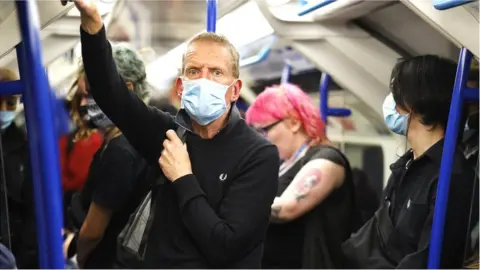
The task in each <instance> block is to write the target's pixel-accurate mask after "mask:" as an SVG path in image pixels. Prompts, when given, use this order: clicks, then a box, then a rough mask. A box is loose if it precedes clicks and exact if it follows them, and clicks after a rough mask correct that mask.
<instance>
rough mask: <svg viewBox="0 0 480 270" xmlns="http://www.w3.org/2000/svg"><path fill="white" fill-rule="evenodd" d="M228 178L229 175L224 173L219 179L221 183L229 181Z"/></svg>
mask: <svg viewBox="0 0 480 270" xmlns="http://www.w3.org/2000/svg"><path fill="white" fill-rule="evenodd" d="M227 177H228V175H227V174H226V173H222V174H220V176H219V177H218V179H220V181H225V180H227Z"/></svg>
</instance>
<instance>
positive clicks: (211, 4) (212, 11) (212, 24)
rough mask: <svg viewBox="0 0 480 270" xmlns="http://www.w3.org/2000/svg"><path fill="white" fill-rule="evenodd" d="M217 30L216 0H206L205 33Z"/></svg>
mask: <svg viewBox="0 0 480 270" xmlns="http://www.w3.org/2000/svg"><path fill="white" fill-rule="evenodd" d="M216 29H217V0H207V32H215V31H216Z"/></svg>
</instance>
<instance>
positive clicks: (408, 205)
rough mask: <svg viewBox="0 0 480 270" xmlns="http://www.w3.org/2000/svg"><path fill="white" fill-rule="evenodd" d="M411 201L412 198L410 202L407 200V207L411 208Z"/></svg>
mask: <svg viewBox="0 0 480 270" xmlns="http://www.w3.org/2000/svg"><path fill="white" fill-rule="evenodd" d="M410 202H411V200H410V199H409V200H408V202H407V209H408V208H410Z"/></svg>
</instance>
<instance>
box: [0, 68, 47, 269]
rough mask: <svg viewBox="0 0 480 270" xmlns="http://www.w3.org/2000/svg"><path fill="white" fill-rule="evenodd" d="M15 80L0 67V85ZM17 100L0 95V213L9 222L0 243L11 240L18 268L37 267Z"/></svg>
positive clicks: (25, 147)
mask: <svg viewBox="0 0 480 270" xmlns="http://www.w3.org/2000/svg"><path fill="white" fill-rule="evenodd" d="M14 80H18V76H17V75H16V74H15V73H14V72H13V71H11V70H9V69H6V68H0V82H2V81H14ZM19 100H20V97H19V96H0V128H1V130H0V133H1V136H2V141H1V143H2V153H1V154H2V155H3V164H0V166H1V165H3V168H1V169H2V170H3V171H4V172H5V174H4V176H5V180H6V186H7V199H8V211H7V213H2V218H1V219H0V222H6V218H5V217H4V216H3V215H4V214H8V217H9V221H10V224H9V225H10V235H9V236H7V235H5V233H6V232H5V231H2V235H1V237H2V239H1V241H2V243H3V244H7V239H5V238H6V237H10V240H11V250H12V253H13V254H14V255H15V257H16V260H17V266H18V267H19V268H37V267H38V261H37V241H36V239H37V238H36V230H35V212H34V204H33V183H32V177H31V168H30V160H29V158H30V157H29V152H28V151H29V148H28V142H27V138H26V134H25V133H24V131H23V130H22V129H21V128H19V127H18V126H17V125H16V124H15V123H14V119H15V117H16V116H17V108H18V106H19ZM0 173H2V172H1V171H0ZM2 185H3V183H2ZM1 196H3V194H2V195H1ZM2 201H3V200H2ZM4 207H5V205H3V204H1V211H2V212H4ZM2 225H5V224H2ZM1 228H2V229H3V228H5V227H4V226H1Z"/></svg>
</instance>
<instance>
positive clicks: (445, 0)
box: [433, 0, 474, 10]
mask: <svg viewBox="0 0 480 270" xmlns="http://www.w3.org/2000/svg"><path fill="white" fill-rule="evenodd" d="M471 2H474V0H433V6H434V7H435V8H436V9H438V10H446V9H450V8H454V7H458V6H461V5H465V4H468V3H471Z"/></svg>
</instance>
